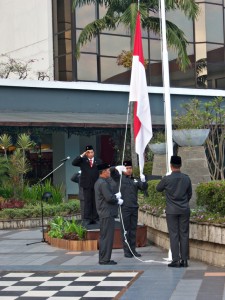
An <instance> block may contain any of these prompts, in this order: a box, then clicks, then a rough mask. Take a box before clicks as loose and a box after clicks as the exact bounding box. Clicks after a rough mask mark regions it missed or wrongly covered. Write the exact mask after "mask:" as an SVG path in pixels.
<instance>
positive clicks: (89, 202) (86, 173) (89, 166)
mask: <svg viewBox="0 0 225 300" xmlns="http://www.w3.org/2000/svg"><path fill="white" fill-rule="evenodd" d="M94 154H95V153H94V149H93V147H92V146H91V145H88V146H86V151H85V152H84V153H82V154H81V155H79V156H77V157H76V158H75V159H74V160H73V162H72V165H73V166H76V167H80V169H81V176H80V186H81V187H82V188H83V197H84V225H89V224H92V223H96V222H98V219H99V218H98V214H97V210H96V205H95V192H94V184H95V182H96V180H97V179H98V176H99V173H98V169H97V165H98V164H101V162H102V161H101V160H100V159H98V158H95V157H94Z"/></svg>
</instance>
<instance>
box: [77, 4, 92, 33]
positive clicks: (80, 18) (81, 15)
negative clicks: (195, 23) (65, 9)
mask: <svg viewBox="0 0 225 300" xmlns="http://www.w3.org/2000/svg"><path fill="white" fill-rule="evenodd" d="M95 11H96V10H95V5H94V4H91V5H84V6H82V7H77V8H76V27H78V28H84V27H85V26H86V25H87V24H89V23H91V22H93V21H94V20H95Z"/></svg>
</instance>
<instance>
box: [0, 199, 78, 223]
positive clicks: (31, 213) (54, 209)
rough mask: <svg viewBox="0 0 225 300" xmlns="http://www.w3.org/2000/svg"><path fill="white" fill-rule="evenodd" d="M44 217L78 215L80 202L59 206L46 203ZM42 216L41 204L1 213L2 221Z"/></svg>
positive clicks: (7, 209) (70, 202) (6, 210)
mask: <svg viewBox="0 0 225 300" xmlns="http://www.w3.org/2000/svg"><path fill="white" fill-rule="evenodd" d="M43 205H44V210H43V212H44V216H45V217H54V216H68V215H73V214H76V213H78V212H79V211H80V203H79V201H78V200H75V201H68V202H66V203H60V204H58V205H49V204H46V203H44V204H43ZM40 216H41V205H40V203H39V204H38V205H36V206H33V205H26V206H25V207H24V208H20V209H16V208H5V209H3V210H1V211H0V219H1V220H10V219H27V218H40Z"/></svg>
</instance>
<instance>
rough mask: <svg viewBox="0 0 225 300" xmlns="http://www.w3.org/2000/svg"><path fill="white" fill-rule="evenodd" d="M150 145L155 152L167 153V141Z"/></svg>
mask: <svg viewBox="0 0 225 300" xmlns="http://www.w3.org/2000/svg"><path fill="white" fill-rule="evenodd" d="M148 146H149V148H150V149H151V151H152V152H153V153H154V154H159V155H162V154H165V153H166V143H157V144H149V145H148Z"/></svg>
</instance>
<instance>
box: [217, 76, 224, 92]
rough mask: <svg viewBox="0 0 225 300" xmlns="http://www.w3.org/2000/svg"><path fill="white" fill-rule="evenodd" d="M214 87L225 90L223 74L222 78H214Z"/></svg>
mask: <svg viewBox="0 0 225 300" xmlns="http://www.w3.org/2000/svg"><path fill="white" fill-rule="evenodd" d="M216 88H217V89H219V90H225V76H224V77H223V78H219V79H216Z"/></svg>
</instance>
